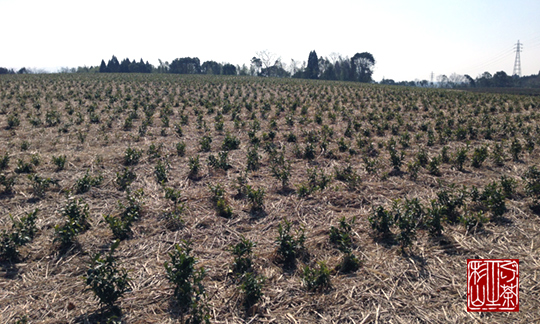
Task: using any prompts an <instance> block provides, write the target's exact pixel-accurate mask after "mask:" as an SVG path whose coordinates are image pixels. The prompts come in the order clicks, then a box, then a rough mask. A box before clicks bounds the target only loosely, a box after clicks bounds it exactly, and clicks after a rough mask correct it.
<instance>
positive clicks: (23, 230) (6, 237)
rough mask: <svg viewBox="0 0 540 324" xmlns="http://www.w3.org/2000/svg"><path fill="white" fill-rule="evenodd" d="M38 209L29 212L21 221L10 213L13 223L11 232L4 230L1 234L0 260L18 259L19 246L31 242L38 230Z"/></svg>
mask: <svg viewBox="0 0 540 324" xmlns="http://www.w3.org/2000/svg"><path fill="white" fill-rule="evenodd" d="M37 213H38V209H37V208H36V209H34V211H32V212H30V213H27V214H26V215H25V216H24V217H21V219H20V220H19V221H17V220H15V218H13V216H11V215H9V217H10V218H11V221H12V222H13V225H12V226H11V232H9V233H8V232H6V231H2V234H0V260H2V261H10V262H11V261H17V260H18V259H19V257H20V254H19V247H21V246H23V245H25V244H27V243H29V242H31V241H32V240H33V239H34V236H35V235H36V232H37V227H36V220H37Z"/></svg>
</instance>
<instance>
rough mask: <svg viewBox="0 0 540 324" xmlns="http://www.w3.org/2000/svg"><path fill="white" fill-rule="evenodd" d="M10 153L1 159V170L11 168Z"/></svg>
mask: <svg viewBox="0 0 540 324" xmlns="http://www.w3.org/2000/svg"><path fill="white" fill-rule="evenodd" d="M9 158H10V157H9V152H6V153H5V154H4V155H3V156H2V157H0V170H5V169H7V168H8V166H9Z"/></svg>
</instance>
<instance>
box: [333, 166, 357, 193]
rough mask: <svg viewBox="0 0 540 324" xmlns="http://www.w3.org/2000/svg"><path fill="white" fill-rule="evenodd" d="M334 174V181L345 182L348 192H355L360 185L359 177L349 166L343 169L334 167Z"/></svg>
mask: <svg viewBox="0 0 540 324" xmlns="http://www.w3.org/2000/svg"><path fill="white" fill-rule="evenodd" d="M334 172H335V178H336V180H340V181H343V182H345V183H346V184H347V186H348V188H349V190H355V189H356V188H358V186H359V185H360V182H361V179H360V176H359V175H358V174H357V173H356V171H355V170H354V169H353V168H352V166H351V165H350V164H348V165H347V166H346V167H343V168H338V167H337V166H335V167H334Z"/></svg>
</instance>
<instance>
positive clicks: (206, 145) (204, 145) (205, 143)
mask: <svg viewBox="0 0 540 324" xmlns="http://www.w3.org/2000/svg"><path fill="white" fill-rule="evenodd" d="M211 143H212V137H210V136H208V135H204V136H203V137H202V138H201V140H200V142H199V144H200V145H201V152H209V151H210V150H211V149H212V147H211V146H210V144H211Z"/></svg>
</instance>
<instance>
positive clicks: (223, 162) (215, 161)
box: [208, 151, 232, 171]
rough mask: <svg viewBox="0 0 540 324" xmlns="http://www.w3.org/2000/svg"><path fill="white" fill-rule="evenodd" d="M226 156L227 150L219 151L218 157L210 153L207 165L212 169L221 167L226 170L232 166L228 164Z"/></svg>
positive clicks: (227, 154)
mask: <svg viewBox="0 0 540 324" xmlns="http://www.w3.org/2000/svg"><path fill="white" fill-rule="evenodd" d="M228 156H229V152H228V151H223V152H219V153H218V158H216V157H215V156H214V155H210V156H208V165H209V166H211V167H213V168H214V169H222V170H225V171H227V170H228V169H230V168H232V166H231V165H230V164H229V161H228Z"/></svg>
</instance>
